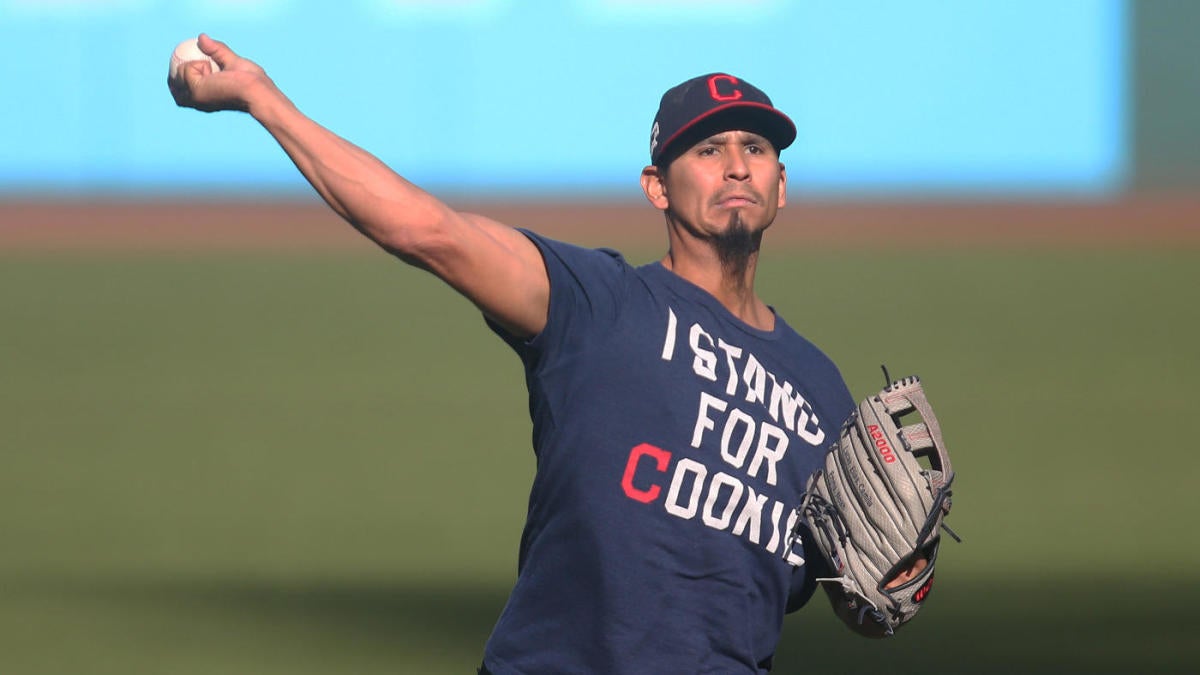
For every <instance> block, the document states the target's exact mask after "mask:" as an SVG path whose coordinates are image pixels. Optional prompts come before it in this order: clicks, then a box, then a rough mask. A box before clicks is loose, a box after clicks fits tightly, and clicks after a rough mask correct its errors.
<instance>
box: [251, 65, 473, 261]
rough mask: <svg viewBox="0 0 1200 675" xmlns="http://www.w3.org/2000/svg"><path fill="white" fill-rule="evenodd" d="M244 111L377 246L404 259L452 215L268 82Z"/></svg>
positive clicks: (309, 180) (441, 204) (329, 200)
mask: <svg viewBox="0 0 1200 675" xmlns="http://www.w3.org/2000/svg"><path fill="white" fill-rule="evenodd" d="M247 110H248V112H249V113H250V115H251V116H253V117H254V119H255V120H257V121H258V122H259V123H260V124H262V126H263V127H264V128H265V129H266V130H267V131H268V132H269V133H270V134H271V136H272V137H274V138H275V140H276V141H277V142H278V143H279V145H280V147H282V148H283V150H284V152H285V153H287V155H288V157H289V158H291V160H292V162H293V163H294V164H295V165H296V167H297V168H298V169H299V170H300V173H301V174H303V176H304V177H305V179H306V180H308V182H309V183H310V184H312V186H313V188H314V189H315V190H316V191H317V193H318V194H319V195H320V196H321V198H322V199H324V200H325V202H326V203H328V204H329V206H330V207H331V208H332V209H333V210H334V211H335V212H336V213H337V214H338V215H340V216H341V217H342V218H344V219H345V220H346V221H347V222H349V223H350V224H351V225H353V226H354V227H355V229H357V230H359V231H360V232H362V233H363V234H364V235H366V236H367V237H369V238H370V239H372V240H373V241H375V242H376V243H378V244H379V245H380V246H382V247H384V248H386V249H388V250H390V251H392V252H395V253H398V254H401V255H404V254H405V253H406V252H408V251H411V250H412V247H413V246H415V245H416V243H417V242H418V241H419V240H420V238H422V237H426V236H429V232H430V231H431V229H432V228H435V227H437V226H438V225H440V224H442V223H444V222H445V221H446V220H447V219H448V218H450V217H451V216H452V215H453V212H452V211H451V210H450V209H449V207H447V206H446V205H445V204H443V203H442V202H440V201H439V200H437V199H436V198H434V197H433V196H432V195H430V194H429V193H427V192H425V191H424V190H422V189H420V188H418V187H417V186H415V185H413V184H412V183H410V182H409V181H407V180H405V179H404V178H403V177H401V176H400V175H399V174H397V173H396V172H395V171H393V170H392V169H391V168H389V167H388V166H387V165H386V164H384V163H383V162H382V161H380V160H379V159H378V158H376V157H375V156H374V155H372V154H371V153H369V152H367V151H365V150H363V149H362V148H359V147H358V146H356V145H354V144H353V143H351V142H349V141H347V140H346V139H344V138H341V137H340V136H338V135H337V134H334V133H333V132H331V131H329V130H328V129H326V128H325V127H323V126H321V125H320V124H318V123H316V122H315V121H313V120H312V119H310V118H308V117H307V116H305V115H304V114H303V113H302V112H300V110H298V109H297V108H296V106H295V105H294V104H293V103H292V102H291V101H290V100H289V99H288V98H287V97H286V96H284V95H283V93H282V92H280V91H279V90H278V89H277V88H276V87H275V86H274V85H273V84H271V83H270V82H269V81H268V82H266V83H264V84H263V85H262V86H261V87H260V88H258V89H257V90H256V91H255V92H254V95H253V96H251V97H250V98H249V100H248V107H247Z"/></svg>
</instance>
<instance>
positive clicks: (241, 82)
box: [169, 35, 550, 337]
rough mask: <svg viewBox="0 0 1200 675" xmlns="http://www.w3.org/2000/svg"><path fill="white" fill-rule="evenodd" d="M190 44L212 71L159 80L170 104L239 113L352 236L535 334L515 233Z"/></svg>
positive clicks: (541, 306)
mask: <svg viewBox="0 0 1200 675" xmlns="http://www.w3.org/2000/svg"><path fill="white" fill-rule="evenodd" d="M199 44H200V49H201V50H202V51H203V52H204V53H205V54H208V55H209V56H211V57H212V58H213V60H215V61H216V62H217V63H218V64H220V66H221V70H220V72H216V73H214V72H211V69H210V68H209V65H208V64H207V63H206V62H203V61H192V62H189V63H187V64H185V65H184V67H183V69H182V70H181V77H180V78H179V79H178V80H172V81H171V82H170V83H169V84H170V87H171V93H172V95H173V96H174V97H175V101H176V103H178V104H179V105H180V106H184V107H190V108H195V109H197V110H203V111H206V112H214V111H218V110H240V111H244V112H247V113H249V114H250V115H251V116H252V117H253V118H254V119H255V120H257V121H258V122H259V123H260V124H262V126H263V127H264V128H265V129H266V130H267V131H268V132H269V133H270V134H271V136H272V137H274V138H275V140H276V141H277V142H278V143H279V145H280V146H281V147H282V148H283V150H284V152H286V153H287V155H288V157H290V158H291V160H292V162H293V163H294V164H295V165H296V167H297V168H298V169H299V170H300V172H301V173H302V174H303V175H304V177H305V178H306V179H307V180H308V182H309V183H310V184H312V186H313V188H314V189H315V190H316V191H317V193H318V194H320V196H321V198H322V199H324V200H325V202H326V203H327V204H329V206H330V207H331V208H332V209H333V210H334V211H335V212H337V214H338V215H340V216H341V217H342V218H344V219H345V220H346V221H347V222H349V223H350V224H351V225H352V226H354V228H355V229H357V230H358V231H359V232H362V233H363V234H364V235H366V236H367V237H369V238H370V239H371V240H372V241H374V242H375V243H377V244H378V245H379V246H381V247H382V248H384V249H385V250H387V251H389V252H391V253H392V254H394V255H396V256H397V257H399V258H400V259H402V260H404V261H405V262H407V263H409V264H412V265H415V266H417V267H420V268H422V269H426V270H428V271H430V272H432V273H433V274H435V275H437V276H438V277H439V278H441V279H442V280H444V281H445V282H446V283H448V284H449V285H450V286H452V287H453V288H455V289H456V290H457V291H459V292H460V293H462V294H463V295H464V296H466V297H467V298H468V299H470V300H471V301H472V302H473V303H475V305H476V306H478V307H479V308H480V309H481V310H482V311H483V312H484V313H485V314H487V315H488V316H489V317H491V318H492V319H493V320H495V321H496V322H498V323H499V324H501V325H502V326H504V327H505V328H506V329H508V330H509V331H510V332H511V333H513V334H514V335H517V336H519V337H530V336H532V335H535V334H536V333H538V332H540V331H541V329H542V328H543V327H544V326H545V322H546V312H547V308H548V306H549V298H550V290H549V281H548V279H547V276H546V269H545V265H544V263H543V262H542V258H541V254H540V252H539V251H538V250H537V247H535V246H534V245H533V243H532V242H530V241H529V240H528V239H527V238H526V237H525V236H524V235H522V234H521V233H520V232H517V231H516V230H513V229H511V228H509V227H507V226H505V225H502V224H500V223H498V222H496V221H494V220H490V219H488V218H485V217H483V216H478V215H474V214H468V213H461V212H458V211H454V210H453V209H451V208H450V207H449V206H447V205H446V204H444V203H443V202H441V201H440V200H438V199H436V198H435V197H433V196H432V195H430V194H429V193H427V192H425V191H424V190H421V189H420V188H418V187H417V186H415V185H413V184H412V183H410V182H408V181H407V180H405V179H404V178H403V177H401V176H400V175H398V174H397V173H396V172H394V171H392V170H391V169H390V168H388V167H387V165H385V164H384V163H383V162H381V161H380V160H379V159H377V158H376V157H374V156H373V155H371V154H370V153H368V152H366V151H365V150H363V149H361V148H359V147H357V146H355V145H354V144H353V143H350V142H349V141H347V140H345V139H343V138H341V137H339V136H337V135H336V134H334V133H333V132H331V131H329V130H328V129H326V128H324V127H322V126H321V125H319V124H317V123H316V122H315V121H313V120H312V119H310V118H308V117H307V116H305V115H304V114H303V113H302V112H300V111H299V110H298V109H297V108H296V106H295V105H293V104H292V102H291V101H290V100H289V99H288V98H287V97H286V96H285V95H284V94H283V93H282V92H281V91H280V90H279V88H278V87H276V86H275V83H274V82H272V81H271V79H270V78H269V77H267V74H266V72H265V71H264V70H263V69H262V68H261V67H259V66H258V65H257V64H255V63H253V62H251V61H250V60H248V59H245V58H242V57H240V56H238V55H237V54H235V53H234V52H233V50H231V49H230V48H229V47H228V46H226V45H225V44H223V43H221V42H218V41H216V40H213V39H211V38H209V37H208V36H206V35H201V36H200V39H199ZM413 133H416V132H415V131H414V132H413Z"/></svg>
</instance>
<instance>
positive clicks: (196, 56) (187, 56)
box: [169, 38, 221, 80]
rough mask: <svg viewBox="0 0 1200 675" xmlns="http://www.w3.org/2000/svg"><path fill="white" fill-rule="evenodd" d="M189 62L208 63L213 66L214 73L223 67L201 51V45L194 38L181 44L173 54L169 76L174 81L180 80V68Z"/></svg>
mask: <svg viewBox="0 0 1200 675" xmlns="http://www.w3.org/2000/svg"><path fill="white" fill-rule="evenodd" d="M188 61H208V62H209V63H210V64H212V71H213V72H214V73H215V72H217V71H219V70H221V66H218V65H217V62H216V61H213V60H212V57H211V56H209V55H208V54H205V53H204V52H202V51H200V45H199V44H198V43H197V40H196V38H192V39H190V40H184V41H183V42H180V43H179V46H178V47H176V48H175V51H173V52H171V68H170V71H169V75H170V77H171V79H172V80H175V79H179V68H180V66H182V65H183V64H185V63H187V62H188Z"/></svg>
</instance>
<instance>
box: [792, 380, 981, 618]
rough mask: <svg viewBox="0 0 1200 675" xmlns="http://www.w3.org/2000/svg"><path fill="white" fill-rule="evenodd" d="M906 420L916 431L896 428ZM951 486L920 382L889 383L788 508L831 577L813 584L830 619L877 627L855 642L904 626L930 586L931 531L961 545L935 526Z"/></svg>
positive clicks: (850, 423)
mask: <svg viewBox="0 0 1200 675" xmlns="http://www.w3.org/2000/svg"><path fill="white" fill-rule="evenodd" d="M884 376H885V377H887V370H886V369H884ZM888 379H890V378H888ZM912 412H916V413H918V414H919V415H920V417H921V420H922V421H920V422H916V423H914V424H910V425H908V426H901V422H900V418H901V417H903V416H905V415H907V414H908V413H912ZM953 480H954V472H953V471H952V470H951V468H950V457H949V455H947V454H946V446H945V444H944V442H943V441H942V431H941V428H940V427H939V426H938V421H937V418H936V417H935V416H934V414H933V409H932V408H930V406H929V401H928V399H926V397H925V391H924V389H923V388H922V387H921V380H920V378H918V377H916V376H912V377H907V378H904V379H901V380H896V381H894V382H891V383H890V384H889V385H888V386H887V387H885V388H884V389H883V390H882V391H880V392H879V393H878V394H876V395H874V396H871V397H869V398H867V399H865V400H863V401H862V403H860V404H859V406H858V409H857V410H856V411H855V412H854V413H853V414H852V415H851V416H850V419H848V420H847V421H846V423H845V425H844V426H843V427H842V431H841V434H840V435H839V438H838V440H837V442H836V443H833V444H832V445H831V446H830V449H829V453H828V454H827V455H826V456H825V465H824V467H823V468H822V469H820V470H819V471H817V472H816V473H815V474H814V475H813V476H812V478H811V479H810V480H809V482H808V485H807V487H806V490H805V494H804V496H803V498H802V499H801V504H800V506H799V508H797V513H798V515H799V516H800V517H799V518H798V522H799V523H800V524H803V525H805V526H807V528H808V531H809V532H810V533H811V536H812V540H813V543H814V544H815V547H816V548H817V549H818V550H819V551H820V552H821V554H822V556H823V557H824V558H825V561H826V562H827V563H828V564H829V568H830V569H831V570H832V572H833V574H834V575H835V576H833V577H831V578H824V579H819V581H821V582H823V584H824V585H825V587H826V590H827V591H828V592H829V594H830V597H831V599H832V600H833V603H834V609H835V610H836V611H837V613H838V614H839V616H842V618H843V619H844V620H846V621H847V622H848V623H849V622H851V621H854V620H856V621H857V623H858V625H859V626H863V625H864V624H863V622H864V621H865V620H866V619H868V618H869V619H870V620H872V621H874V622H875V623H876V624H878V625H877V626H874V627H871V626H867V628H870V629H872V631H866V630H862V632H873V634H878V635H891V634H892V633H893V632H895V630H896V629H897V628H899V627H900V626H901V625H902V624H904V623H906V622H907V621H909V620H910V619H912V617H913V615H915V614H916V612H917V610H918V609H920V607H921V603H922V602H923V601H924V600H925V597H926V596H927V595H928V594H929V589H930V587H931V586H932V585H933V568H934V562H935V561H936V559H937V553H938V546H939V544H940V541H941V532H940V529H945V530H946V532H947V533H949V534H950V536H952V537H954V539H955V540H956V541H961V540H960V539H959V538H958V535H956V534H954V532H953V531H951V530H950V529H949V528H948V527H946V526H945V525H944V523H943V522H942V519H943V518H944V517H945V516H946V514H948V513H949V512H950V484H951V482H953ZM797 527H799V525H798V526H797ZM922 558H923V559H924V560H925V561H926V563H927V564H926V565H925V566H924V567H923V568H921V567H920V565H919V564H915V563H918V562H919V560H920V559H922ZM914 570H915V576H913V577H912V578H910V579H908V580H907V581H901V582H897V580H898V579H902V575H906V574H912V573H913V571H914ZM860 630H861V629H860Z"/></svg>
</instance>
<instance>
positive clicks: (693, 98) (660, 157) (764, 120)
mask: <svg viewBox="0 0 1200 675" xmlns="http://www.w3.org/2000/svg"><path fill="white" fill-rule="evenodd" d="M730 129H745V130H746V131H753V132H755V133H758V134H762V135H763V136H764V137H765V138H766V139H767V140H769V141H771V145H774V146H775V151H776V152H778V151H780V150H783V149H784V148H786V147H787V146H789V145H791V144H792V141H794V140H796V125H795V124H793V123H792V120H791V119H789V118H788V116H787V115H784V114H783V113H782V112H780V111H779V110H778V109H777V108H776V107H775V106H774V105H773V104H772V103H771V99H770V98H769V97H768V96H767V95H766V94H764V93H763V91H762V90H761V89H759V88H758V87H755V86H754V85H752V84H750V83H749V82H747V81H745V80H742V79H739V78H737V77H734V76H733V75H729V74H728V73H709V74H708V75H701V76H700V77H693V78H692V79H690V80H688V81H687V82H684V83H682V84H679V85H677V86H674V87H672V88H670V89H668V90H667V93H665V94H663V97H662V101H661V102H660V103H659V104H658V114H657V115H655V116H654V126H653V128H652V129H651V131H650V163H651V164H654V165H656V166H665V165H666V164H669V163H670V162H671V160H673V159H675V157H677V156H678V155H679V154H680V153H682V152H683V151H684V150H686V149H687V148H689V147H691V146H692V145H693V144H695V143H696V142H698V141H700V140H701V139H704V138H707V137H708V136H711V135H712V134H715V133H719V132H721V131H728V130H730ZM685 141H690V142H685Z"/></svg>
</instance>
